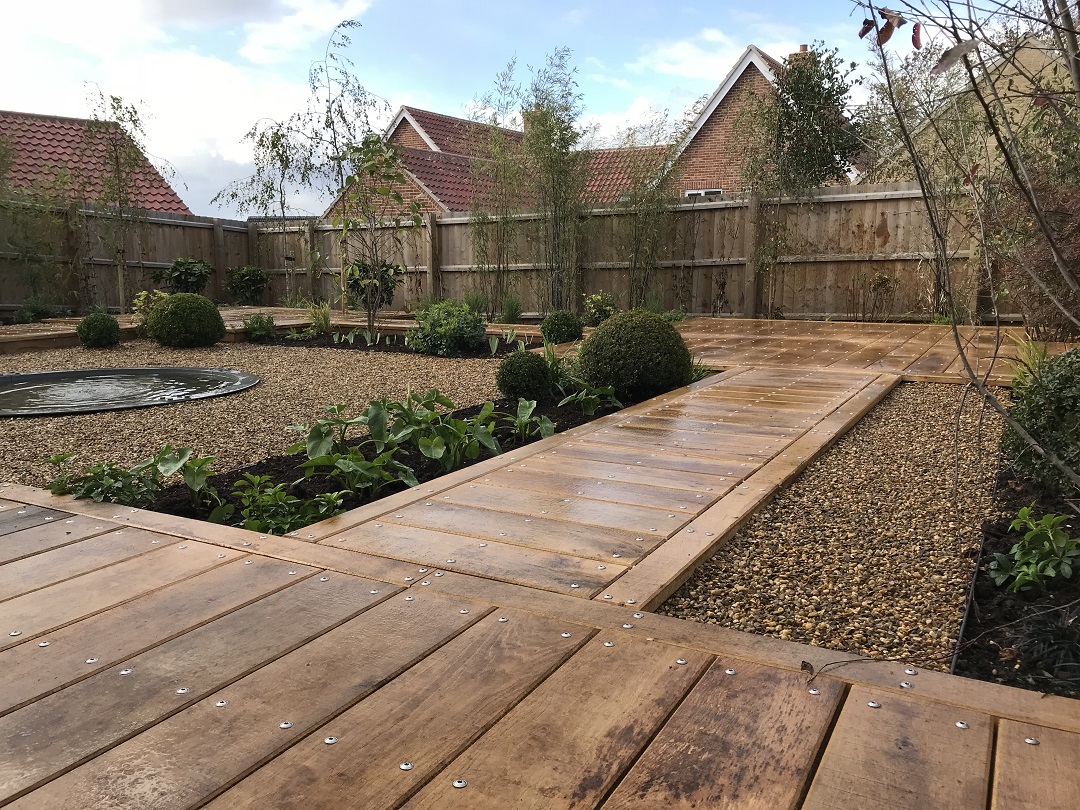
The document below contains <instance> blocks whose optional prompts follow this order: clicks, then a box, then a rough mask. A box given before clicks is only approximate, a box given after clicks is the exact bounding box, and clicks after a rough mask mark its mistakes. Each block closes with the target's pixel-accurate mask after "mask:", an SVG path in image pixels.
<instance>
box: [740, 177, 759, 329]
mask: <svg viewBox="0 0 1080 810" xmlns="http://www.w3.org/2000/svg"><path fill="white" fill-rule="evenodd" d="M760 213H761V197H760V196H759V195H758V193H757V192H756V191H751V192H750V198H749V199H748V200H747V203H746V270H745V273H744V275H743V311H742V316H743V317H744V318H756V317H757V314H758V313H757V304H758V294H759V291H758V288H759V286H760V279H759V278H758V217H759V215H760Z"/></svg>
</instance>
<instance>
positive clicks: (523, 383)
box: [495, 352, 555, 402]
mask: <svg viewBox="0 0 1080 810" xmlns="http://www.w3.org/2000/svg"><path fill="white" fill-rule="evenodd" d="M495 384H496V385H497V386H498V387H499V392H500V393H501V394H502V395H503V396H504V397H506V398H507V399H510V400H515V401H516V400H518V399H526V400H536V401H537V402H545V401H547V400H549V399H551V394H552V389H553V388H554V384H555V381H554V380H553V379H552V377H551V369H550V368H549V367H548V364H547V361H546V360H545V359H544V358H543V357H542V356H541V355H539V354H535V353H534V352H514V353H513V354H510V355H507V357H506V358H505V359H504V360H503V361H502V363H500V364H499V370H498V371H497V372H495Z"/></svg>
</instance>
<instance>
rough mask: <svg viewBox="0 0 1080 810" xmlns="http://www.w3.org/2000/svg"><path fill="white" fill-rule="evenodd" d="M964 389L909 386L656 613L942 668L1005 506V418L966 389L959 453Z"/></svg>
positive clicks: (812, 467)
mask: <svg viewBox="0 0 1080 810" xmlns="http://www.w3.org/2000/svg"><path fill="white" fill-rule="evenodd" d="M963 390H964V387H963V386H960V385H932V384H924V383H907V384H904V385H901V386H900V387H899V388H898V389H897V390H896V391H894V392H893V393H892V394H891V395H890V396H889V397H888V398H887V399H886V400H885V401H884V402H883V403H881V404H880V405H879V406H878V407H877V408H875V409H874V410H873V411H872V412H871V413H870V414H868V415H867V416H866V417H865V418H864V419H863V420H862V421H861V422H860V423H859V424H858V425H857V426H856V427H855V428H854V429H852V430H851V431H850V432H849V433H848V434H847V435H846V436H844V437H843V438H842V439H840V441H838V442H837V443H836V445H834V446H833V448H832V449H830V450H829V451H828V452H826V453H825V454H824V455H823V456H822V457H821V458H819V459H818V460H817V461H815V462H814V463H813V464H811V465H810V466H809V467H808V468H807V469H806V471H805V472H804V473H803V474H802V475H801V476H800V477H799V478H798V479H797V480H796V481H795V483H794V484H792V486H791V487H789V488H788V489H786V490H784V491H783V492H781V493H780V494H779V495H778V496H777V497H776V499H775V500H774V501H773V502H772V503H771V504H769V505H768V506H767V507H766V508H765V509H764V510H762V511H761V512H759V513H758V514H757V515H755V516H754V517H753V518H751V520H750V521H749V523H748V524H747V525H746V526H745V527H744V529H743V530H742V531H740V532H739V533H738V534H736V536H735V537H734V538H733V539H732V540H731V542H729V543H728V544H727V545H726V546H725V547H724V548H723V549H721V551H720V552H719V553H718V554H717V555H716V556H715V557H713V558H712V559H711V560H709V561H708V562H706V563H705V564H704V565H702V566H701V567H700V568H699V569H698V570H697V572H696V573H695V575H694V576H693V577H692V578H691V579H690V580H689V581H688V582H687V583H686V584H685V585H683V587H682V588H680V589H679V590H678V591H677V592H676V593H675V594H674V595H673V596H672V597H671V598H670V599H669V600H668V601H667V602H666V603H664V604H663V605H662V606H661V607H660V609H659V611H658V612H660V613H664V614H667V615H669V616H677V617H680V618H684V619H692V620H695V621H701V622H706V623H710V624H720V625H724V626H727V627H732V628H735V629H738V630H744V631H747V632H751V633H758V634H763V635H768V636H774V637H776V638H781V639H787V640H790V641H798V642H803V643H807V644H813V645H815V646H819V647H826V648H829V649H833V650H844V651H847V652H852V653H859V654H863V655H870V656H883V657H888V658H896V659H900V660H904V661H910V662H913V663H919V664H920V665H922V666H924V667H928V668H934V669H941V670H948V667H949V662H950V657H951V654H952V649H951V644H953V643H955V639H956V636H957V633H958V632H959V628H960V622H961V620H962V618H963V608H964V603H965V600H966V597H967V590H968V586H969V583H970V578H971V574H972V568H973V566H974V564H975V563H974V556H975V555H977V553H978V548H979V545H980V542H981V537H982V529H981V527H982V524H983V521H985V520H987V519H993V518H996V517H997V515H996V512H995V511H994V502H993V491H994V477H995V474H996V472H997V468H998V452H997V446H998V440H999V437H1000V434H1001V420H1000V419H999V418H998V416H997V415H996V414H995V413H994V412H993V411H991V410H990V408H989V407H987V408H986V409H985V411H984V410H983V409H982V407H981V403H980V402H979V399H978V396H977V395H976V394H975V393H974V392H972V393H969V394H968V397H967V404H966V406H965V408H964V411H963V413H962V415H961V420H960V430H959V437H960V441H959V445H958V455H954V438H955V436H956V433H955V431H954V427H955V424H956V412H957V408H958V406H959V404H960V398H961V395H962V393H963ZM980 418H981V427H980ZM957 459H958V460H959V478H958V479H954V471H955V469H956V467H955V463H956V461H957ZM954 481H955V482H956V487H955V492H956V501H955V505H954V503H953V493H954Z"/></svg>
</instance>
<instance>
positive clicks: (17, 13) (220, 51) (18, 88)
mask: <svg viewBox="0 0 1080 810" xmlns="http://www.w3.org/2000/svg"><path fill="white" fill-rule="evenodd" d="M810 8H812V9H813V11H812V13H811V12H808V9H810ZM854 8H855V7H854V6H853V5H852V3H851V2H850V1H849V0H822V1H821V2H815V3H802V2H796V1H795V0H757V2H750V1H749V0H742V1H741V2H732V1H731V0H708V1H707V2H706V0H699V1H698V2H693V1H692V0H691V1H689V2H680V0H669V2H645V0H617V2H615V1H613V2H609V1H608V0H590V1H587V2H586V1H584V0H579V2H565V1H564V0H547V1H546V2H513V0H470V2H454V1H453V0H442V1H441V2H438V3H429V2H426V0H413V1H412V2H408V3H404V2H400V0H142V2H138V1H137V0H99V2H93V3H91V2H86V0H52V2H49V3H41V2H36V3H21V2H20V3H16V2H10V1H9V2H4V3H3V4H2V5H0V22H2V26H0V28H2V29H3V30H4V31H5V32H7V36H5V38H4V46H3V47H2V48H0V75H3V76H4V77H5V79H4V82H3V83H0V109H5V110H17V111H21V112H34V113H44V114H54V115H68V116H75V117H87V116H89V115H90V113H91V107H90V105H89V102H88V100H87V99H88V96H87V83H95V84H96V85H97V86H99V87H100V88H101V90H102V91H103V92H104V93H106V94H111V95H118V96H121V97H122V98H124V100H125V101H128V102H136V103H137V104H138V106H139V108H140V110H141V111H142V113H143V114H144V116H145V119H146V122H145V123H146V134H147V138H146V140H147V145H148V150H149V152H150V153H151V155H152V156H153V157H155V158H158V159H164V160H166V161H168V162H169V163H170V164H172V166H174V167H175V169H176V177H175V178H174V179H173V185H174V186H175V187H176V190H177V192H178V193H179V194H180V196H181V197H183V199H184V201H185V202H186V203H187V204H188V207H189V208H191V210H192V211H193V212H194V213H196V214H202V215H204V216H236V212H235V211H232V210H230V209H229V208H226V207H219V206H216V205H212V204H211V202H210V200H211V198H212V197H213V196H214V194H215V193H216V192H217V191H219V190H220V189H221V188H222V187H223V186H225V185H226V184H227V183H228V182H230V181H232V180H236V179H239V178H243V177H245V176H247V175H249V174H250V173H251V162H250V161H251V152H250V147H249V146H248V145H247V144H245V143H242V142H241V141H242V137H243V135H244V133H245V132H246V131H247V130H248V129H250V127H251V126H252V125H253V124H254V123H255V122H256V121H258V120H259V119H262V118H270V119H278V120H280V119H284V118H287V117H288V116H289V115H290V114H291V113H293V112H294V111H296V110H298V109H300V108H302V107H303V105H304V102H305V99H306V97H307V73H308V69H309V67H310V65H311V63H312V62H313V61H314V60H316V59H319V58H321V56H322V54H323V51H324V49H325V47H326V43H327V40H328V38H329V37H330V34H331V33H332V31H333V29H334V27H335V26H336V25H337V24H338V23H339V22H341V21H342V20H344V19H356V20H359V21H360V22H361V24H362V26H363V27H362V28H360V29H358V30H355V31H353V32H352V45H351V47H350V49H349V51H348V55H349V57H350V58H351V59H352V61H353V62H354V64H355V73H356V76H357V77H358V78H359V80H360V81H361V83H362V84H363V85H364V86H365V87H366V88H367V89H368V90H369V91H370V92H372V93H375V94H377V95H379V96H381V97H383V98H385V99H386V100H387V101H388V102H389V104H390V105H391V106H392V107H393V108H394V109H396V108H397V107H398V106H399V105H402V104H410V105H413V106H417V107H421V108H424V109H429V110H434V111H436V112H442V113H446V114H449V115H462V116H464V115H465V114H466V110H467V107H468V105H469V104H470V102H471V101H472V100H473V99H474V98H475V97H477V96H478V95H481V94H483V93H484V92H485V91H487V90H488V89H489V88H490V87H491V85H492V83H493V81H494V77H495V75H496V74H497V73H498V72H499V70H501V69H502V68H503V67H504V66H505V65H506V63H507V62H508V60H510V59H511V58H513V57H515V56H516V57H517V60H518V64H519V68H520V73H521V74H522V76H523V77H525V76H527V75H528V74H527V70H526V67H527V66H529V65H534V66H539V65H541V64H542V63H543V61H544V55H545V54H546V53H549V52H551V51H553V50H554V49H555V48H557V47H560V46H565V47H568V48H570V49H571V50H572V51H573V62H574V64H575V65H576V66H577V68H578V71H579V74H578V78H579V85H580V90H581V92H582V93H583V94H584V102H585V107H586V113H587V116H588V117H589V118H590V119H591V120H592V121H594V122H596V123H597V124H598V125H599V126H600V127H601V131H602V132H603V133H606V134H609V135H610V134H612V133H614V132H616V131H617V130H618V129H619V128H620V127H622V126H625V124H626V122H627V121H628V120H634V119H637V118H640V117H641V116H642V115H643V114H645V113H646V111H647V110H648V109H649V108H650V107H654V108H657V109H670V110H671V111H672V113H678V112H680V111H681V110H683V109H684V108H685V107H687V106H688V105H689V104H691V103H693V102H694V100H695V99H697V98H698V97H700V96H701V95H702V94H709V93H712V92H713V90H715V89H716V87H717V86H718V85H719V84H720V82H721V81H722V80H723V79H724V77H725V75H726V74H727V72H728V71H729V70H730V69H731V67H732V65H733V64H734V62H735V60H736V59H737V58H738V57H739V55H740V54H741V53H742V51H743V49H744V48H745V47H746V46H747V45H748V44H750V43H753V44H755V45H757V46H758V47H760V48H762V49H763V50H765V51H766V52H767V53H769V54H771V55H772V56H775V57H776V58H778V59H780V58H783V57H785V56H787V55H788V54H789V53H791V52H792V51H794V50H797V48H798V46H799V44H800V43H810V42H812V41H814V40H823V41H824V42H825V43H826V45H827V46H830V47H832V46H837V47H840V48H841V53H842V54H843V55H844V56H846V57H847V58H850V59H855V60H860V61H861V60H862V58H863V55H864V53H865V50H864V46H863V45H862V43H860V42H859V40H858V39H857V38H856V37H855V32H856V31H857V29H858V24H859V22H860V21H861V18H862V15H861V13H858V12H857V11H853V9H854ZM303 204H304V205H305V206H307V207H310V208H315V207H316V206H319V205H320V201H318V200H313V199H309V200H304V201H303ZM319 210H321V208H320V209H319Z"/></svg>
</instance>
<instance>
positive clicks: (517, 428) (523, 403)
mask: <svg viewBox="0 0 1080 810" xmlns="http://www.w3.org/2000/svg"><path fill="white" fill-rule="evenodd" d="M535 410H536V400H535V399H525V398H524V397H522V398H520V399H519V400H518V405H517V412H516V413H505V414H503V415H502V417H503V421H504V422H506V423H507V424H508V425H509V427H510V430H511V432H513V434H514V435H515V436H516V437H517V439H518V441H521V442H524V441H527V440H528V438H529V437H530V436H539V437H540V438H541V439H546V438H547V437H548V436H551V435H552V434H553V433H555V425H554V423H553V422H552V421H551V420H550V419H548V418H547V417H546V416H533V411H535Z"/></svg>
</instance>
